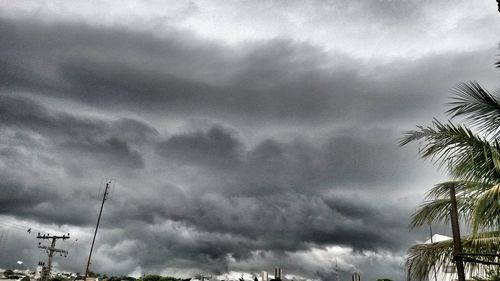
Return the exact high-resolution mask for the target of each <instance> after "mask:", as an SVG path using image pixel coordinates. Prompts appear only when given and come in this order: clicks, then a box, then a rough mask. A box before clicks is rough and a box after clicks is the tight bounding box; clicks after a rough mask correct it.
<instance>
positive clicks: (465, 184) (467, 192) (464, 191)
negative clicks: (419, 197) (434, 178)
mask: <svg viewBox="0 0 500 281" xmlns="http://www.w3.org/2000/svg"><path fill="white" fill-rule="evenodd" d="M451 185H454V186H455V194H456V196H457V197H473V198H475V197H478V196H479V195H481V194H482V193H483V192H484V191H486V190H488V189H489V188H491V186H492V185H493V184H492V183H478V182H473V181H447V182H442V183H438V184H436V185H435V186H434V187H433V188H432V189H431V190H430V191H429V192H427V194H426V196H425V198H426V199H427V200H433V199H445V198H450V186H451Z"/></svg>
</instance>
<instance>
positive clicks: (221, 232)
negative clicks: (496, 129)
mask: <svg viewBox="0 0 500 281" xmlns="http://www.w3.org/2000/svg"><path fill="white" fill-rule="evenodd" d="M389 2H390V1H389ZM414 3H415V2H411V3H405V4H403V6H404V7H403V6H401V7H396V6H393V5H394V4H393V3H385V4H384V5H386V6H387V5H388V6H387V7H389V8H390V9H392V10H389V11H386V9H382V8H380V7H379V6H373V5H372V6H373V7H372V6H370V5H371V4H366V5H368V6H366V5H361V6H362V7H365V6H366V8H367V9H370V10H373V11H372V14H374V15H375V14H376V16H377V17H386V16H387V17H388V16H390V14H391V15H392V14H394V18H392V19H388V20H389V21H394V20H396V19H398V18H400V14H399V12H398V10H397V9H403V10H406V9H408V8H411V7H414ZM405 5H406V6H405ZM357 8H359V7H357ZM384 13H389V14H387V15H386V14H384ZM412 15H413V16H415V15H418V11H412ZM492 47H494V46H492ZM492 50H493V49H491V50H483V51H476V52H469V53H447V54H432V55H428V56H425V57H421V58H418V59H416V58H415V59H404V58H400V59H395V60H393V61H391V62H387V63H385V64H380V63H378V64H371V62H370V61H366V60H363V59H356V58H351V57H349V56H348V55H346V54H338V53H331V52H327V51H325V50H322V49H320V48H319V47H317V46H313V45H311V44H308V43H307V42H300V41H294V40H292V39H287V38H281V39H273V40H262V41H255V42H248V43H247V44H244V45H237V46H225V45H223V44H218V43H216V42H214V41H208V40H204V39H201V38H199V37H196V36H194V35H193V34H190V33H186V32H181V31H178V30H175V29H169V32H167V34H164V35H163V36H158V35H152V34H150V33H147V32H138V31H129V30H127V29H126V28H123V27H122V28H118V27H107V28H101V27H100V28H98V27H93V26H91V25H83V24H80V23H77V22H72V23H64V24H60V23H57V22H56V23H43V22H40V21H36V20H7V19H2V20H1V22H0V62H1V66H0V117H1V118H0V168H1V171H2V172H1V173H0V178H1V180H0V188H1V190H2V193H1V194H0V215H3V216H5V217H6V218H9V219H11V220H13V219H17V220H19V221H21V222H22V223H23V225H28V224H41V225H47V226H50V227H57V228H58V229H60V230H61V231H66V230H62V229H70V230H67V231H74V232H76V233H77V234H76V235H80V237H81V242H80V244H77V246H75V249H74V254H73V255H72V257H73V258H72V259H67V260H65V261H60V262H61V263H60V267H61V268H67V269H71V270H74V271H80V272H81V271H82V270H81V269H79V268H80V267H79V264H84V261H83V258H82V257H84V256H85V253H86V251H87V248H88V242H89V241H90V234H89V233H91V227H92V226H93V224H94V219H95V216H96V215H97V210H98V204H99V202H98V198H97V194H98V190H97V189H98V188H97V182H99V181H100V180H101V179H102V178H114V179H115V182H116V183H117V185H116V186H115V188H114V191H113V196H112V198H111V200H109V201H107V203H106V209H105V214H104V217H103V221H102V232H101V233H100V237H99V240H98V243H97V245H98V246H97V249H96V255H95V263H94V264H95V267H96V268H95V270H97V271H102V272H111V273H113V274H128V273H131V272H133V271H136V273H137V274H140V271H143V272H150V273H152V272H161V271H162V270H163V271H164V272H175V271H176V270H178V272H179V274H185V273H186V272H191V273H193V272H192V271H193V270H194V271H205V272H212V273H215V274H222V273H225V272H227V271H231V270H233V271H246V272H256V271H260V270H261V269H263V268H262V267H265V266H268V267H269V264H270V263H273V264H280V263H281V264H283V266H286V267H288V269H287V270H289V272H290V273H293V274H297V275H302V276H303V277H307V278H330V277H331V276H332V274H333V271H332V270H331V264H328V263H327V262H328V260H327V259H332V258H333V256H332V255H333V254H335V249H337V250H338V249H340V250H339V251H340V252H339V253H337V254H338V256H339V261H340V262H341V270H342V272H343V273H344V274H345V275H348V274H349V272H351V271H354V270H359V269H361V270H363V268H368V267H369V266H370V265H372V266H373V265H377V266H378V265H380V266H381V267H383V269H381V270H387V271H388V272H390V274H392V275H390V276H386V277H389V278H391V277H392V278H393V279H397V278H400V277H401V276H402V273H401V272H400V269H401V267H400V264H398V263H399V262H400V261H401V258H402V255H403V253H404V251H405V249H406V248H407V247H408V245H409V244H411V243H413V242H414V240H416V239H417V238H421V237H422V236H423V235H425V234H422V233H414V234H408V235H406V233H407V232H406V231H407V230H406V225H407V222H408V216H409V214H410V213H411V211H412V210H413V209H414V208H415V202H418V201H419V199H418V198H417V199H414V198H408V197H411V195H413V194H421V191H420V190H416V191H415V190H411V191H408V192H411V193H410V194H411V195H402V194H403V193H405V192H403V191H402V190H405V189H410V188H416V189H419V188H418V185H421V184H424V183H425V184H428V183H429V182H432V181H433V178H434V177H436V178H437V177H438V176H437V175H436V174H430V176H429V177H428V178H425V179H424V178H422V177H421V176H418V175H419V174H420V171H419V169H424V170H425V169H426V166H423V165H420V166H419V165H417V164H416V163H415V161H416V160H415V158H416V153H414V154H411V153H408V149H398V147H397V140H398V138H399V137H400V131H401V130H402V129H408V128H407V127H405V126H406V125H407V124H410V125H411V126H412V125H413V124H414V123H420V122H425V121H426V120H430V119H431V116H432V115H434V114H429V113H428V112H436V113H437V112H441V111H442V101H443V97H444V96H446V94H447V89H448V88H449V87H450V86H452V85H454V84H455V83H456V81H459V80H463V79H470V78H476V76H477V75H479V76H480V77H486V78H485V79H486V81H493V77H495V76H494V74H492V73H490V72H488V71H490V69H493V68H492V67H489V66H490V65H491V63H490V62H492V58H493V54H494V52H493V51H492ZM490 54H491V56H490ZM478 56H481V57H482V58H481V59H480V58H478ZM464 65H466V66H467V67H463V66H464ZM421 118H425V119H424V120H422V119H421ZM416 120H418V121H416ZM197 122H198V123H197ZM195 123H196V124H195ZM200 124H201V125H200ZM427 169H428V168H427ZM425 171H427V170H425ZM408 186H410V188H408ZM0 226H1V224H0ZM3 227H5V228H8V225H5V226H3ZM401 233H404V234H403V235H402V234H401ZM30 239H33V238H32V237H30ZM18 240H19V239H18ZM16 241H17V240H16ZM14 244H15V245H19V246H16V247H21V248H23V249H24V250H26V252H27V253H29V251H30V248H29V246H28V244H27V243H26V241H24V242H23V241H17V242H15V243H14ZM14 244H12V245H14ZM0 246H1V245H0ZM335 247H338V248H335ZM14 248H15V247H10V246H9V250H8V251H9V252H13V251H14ZM332 249H333V250H332ZM31 251H32V252H33V249H31ZM332 251H333V252H332ZM0 252H1V251H0ZM350 257H351V258H350ZM385 258H388V259H390V262H388V263H387V264H386V263H384V261H383V259H385ZM308 259H312V260H314V262H315V263H316V264H309V263H308ZM322 262H325V264H323V263H322ZM110 265H113V267H112V269H110V268H111V266H110ZM0 266H12V262H11V261H5V262H4V261H0ZM327 266H330V267H329V268H327ZM271 267H272V266H271ZM170 269H171V270H172V271H168V270H170ZM137 271H139V272H137ZM365 272H369V274H370V275H369V276H371V277H373V278H376V277H381V276H376V275H377V274H381V272H380V271H377V270H374V269H365ZM195 273H196V272H195ZM198 273H199V272H198Z"/></svg>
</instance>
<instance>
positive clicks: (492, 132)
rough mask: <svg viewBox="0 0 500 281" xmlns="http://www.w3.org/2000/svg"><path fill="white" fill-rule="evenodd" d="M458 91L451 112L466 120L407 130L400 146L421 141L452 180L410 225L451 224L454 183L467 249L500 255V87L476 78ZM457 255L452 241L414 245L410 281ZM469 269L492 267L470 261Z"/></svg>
mask: <svg viewBox="0 0 500 281" xmlns="http://www.w3.org/2000/svg"><path fill="white" fill-rule="evenodd" d="M498 66H500V64H498ZM453 93H454V96H453V100H452V102H451V103H450V104H449V105H450V109H449V110H448V111H447V114H449V116H450V117H451V119H457V118H461V123H460V124H454V123H452V122H451V121H448V122H447V123H442V122H440V121H438V120H436V119H434V121H433V122H432V124H431V125H430V126H417V129H416V130H412V131H407V132H405V133H404V136H403V138H402V139H401V141H400V145H406V144H408V143H411V142H415V141H417V142H419V144H420V149H419V153H420V155H421V157H422V158H424V159H429V160H431V161H433V162H434V163H435V164H437V165H438V166H439V167H440V168H445V169H446V171H447V172H448V173H449V175H450V176H451V177H452V178H453V181H450V182H444V183H440V184H438V185H436V186H435V187H434V188H433V189H432V190H431V191H430V192H429V193H428V194H427V196H426V198H425V202H424V203H423V204H422V205H421V206H420V207H419V209H418V210H417V211H416V212H415V213H414V214H413V216H412V221H411V223H410V228H415V227H419V226H424V225H427V224H429V223H432V222H438V223H440V222H449V210H450V205H451V201H450V195H449V188H450V186H451V185H453V186H454V187H455V188H456V197H457V205H458V206H457V207H458V213H459V216H460V219H461V221H462V222H465V223H467V224H468V226H470V227H471V228H472V230H473V231H472V232H473V233H472V235H470V236H465V237H462V246H463V249H464V252H474V253H496V252H498V251H500V232H499V231H498V230H499V229H500V143H499V141H498V138H499V137H500V91H496V92H493V93H491V92H488V91H487V90H485V89H484V88H483V87H481V86H480V85H479V84H478V83H477V82H474V81H472V82H465V83H462V84H460V85H459V86H457V87H456V88H455V89H454V90H453ZM452 253H453V245H452V240H449V241H442V242H437V243H432V244H425V245H415V246H413V247H411V248H410V249H409V250H408V257H407V260H406V266H407V269H408V275H409V276H408V277H409V280H423V279H426V278H427V277H428V274H429V273H430V272H431V270H434V269H436V270H438V269H442V268H443V267H444V266H445V265H447V264H449V263H451V262H452V261H453V254H452ZM486 259H487V258H486ZM466 267H468V270H472V269H473V268H472V267H481V269H483V270H487V269H488V267H487V266H484V265H480V264H479V265H478V264H471V263H467V264H466ZM488 280H490V279H488ZM491 280H495V279H491Z"/></svg>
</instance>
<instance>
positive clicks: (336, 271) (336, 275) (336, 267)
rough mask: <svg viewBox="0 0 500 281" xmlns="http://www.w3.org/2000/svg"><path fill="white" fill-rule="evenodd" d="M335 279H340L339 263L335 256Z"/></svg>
mask: <svg viewBox="0 0 500 281" xmlns="http://www.w3.org/2000/svg"><path fill="white" fill-rule="evenodd" d="M335 280H336V281H340V279H339V263H338V261H337V258H335Z"/></svg>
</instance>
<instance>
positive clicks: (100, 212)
mask: <svg viewBox="0 0 500 281" xmlns="http://www.w3.org/2000/svg"><path fill="white" fill-rule="evenodd" d="M110 187H111V181H108V182H107V183H106V187H105V188H104V194H103V196H102V203H101V209H100V210H99V217H98V218H97V224H96V226H95V232H94V238H93V239H92V245H91V246H90V253H89V259H88V261H87V267H86V268H85V277H84V279H83V281H87V276H88V274H89V266H90V259H91V258H92V250H93V249H94V243H95V237H96V236H97V229H99V223H100V222H101V215H102V209H103V207H104V202H105V201H106V200H107V199H108V192H109V188H110Z"/></svg>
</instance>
